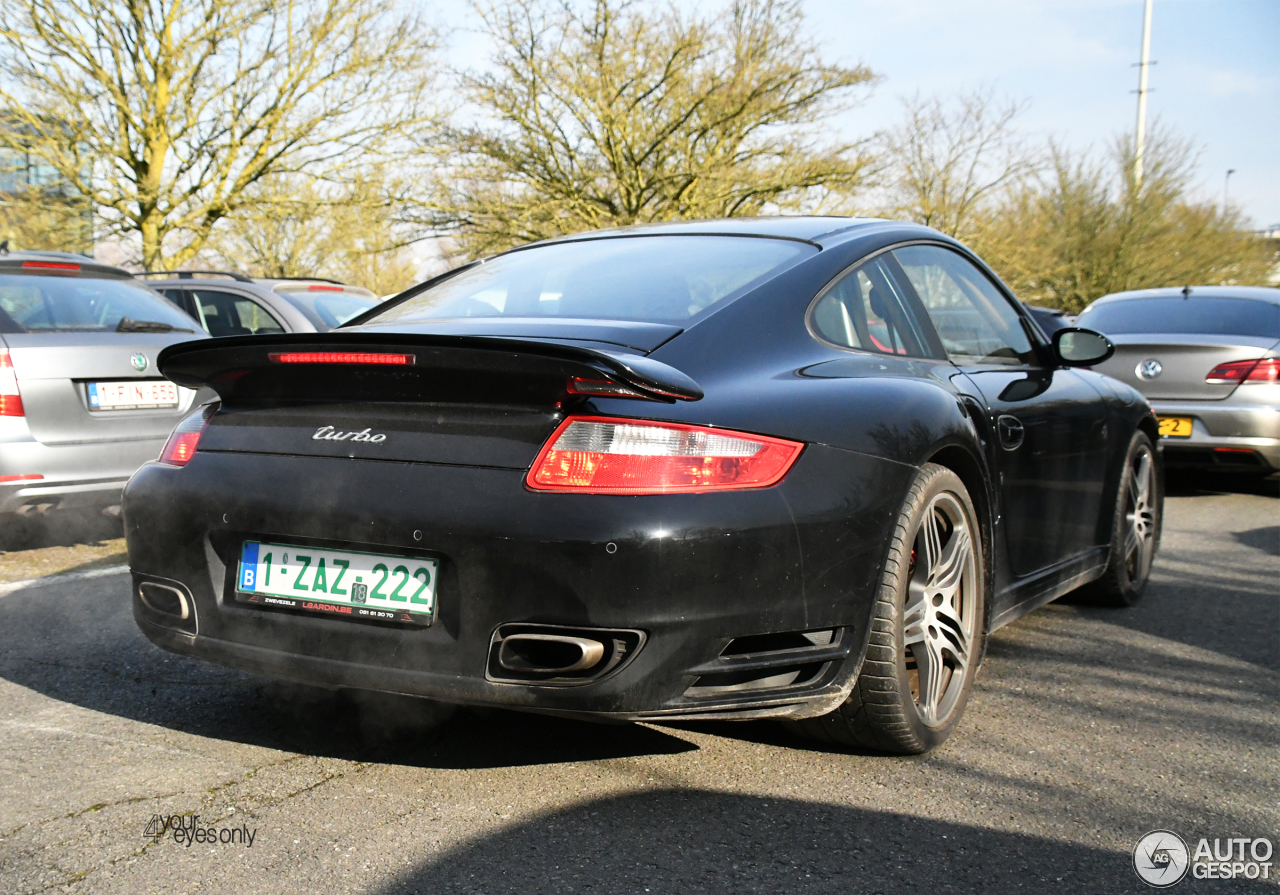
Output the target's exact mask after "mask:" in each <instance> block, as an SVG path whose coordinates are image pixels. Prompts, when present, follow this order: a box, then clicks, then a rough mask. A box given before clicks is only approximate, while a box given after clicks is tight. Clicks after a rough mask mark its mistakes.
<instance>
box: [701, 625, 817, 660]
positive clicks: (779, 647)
mask: <svg viewBox="0 0 1280 895" xmlns="http://www.w3.org/2000/svg"><path fill="white" fill-rule="evenodd" d="M835 637H836V632H835V629H834V628H824V629H822V630H821V631H787V632H786V633H783V634H752V635H750V636H748V637H735V638H734V639H733V640H730V641H729V645H728V646H726V647H725V648H724V649H723V650H722V651H721V652H720V655H722V656H745V655H750V654H752V653H777V652H782V651H783V650H793V649H812V648H813V647H815V646H830V645H831V643H832V641H834V640H835Z"/></svg>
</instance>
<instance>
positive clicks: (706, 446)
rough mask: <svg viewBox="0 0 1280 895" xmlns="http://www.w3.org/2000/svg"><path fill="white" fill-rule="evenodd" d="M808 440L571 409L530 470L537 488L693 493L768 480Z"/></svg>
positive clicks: (529, 481) (530, 480)
mask: <svg viewBox="0 0 1280 895" xmlns="http://www.w3.org/2000/svg"><path fill="white" fill-rule="evenodd" d="M803 448H804V445H803V444H801V443H799V442H795V441H784V440H783V439H781V438H769V437H767V436H764V435H751V434H747V433H745V432H733V431H729V430H726V429H712V428H706V427H702V426H686V425H682V424H679V423H660V422H653V421H650V420H628V419H615V418H612V417H581V416H580V417H570V418H569V419H567V420H565V421H564V422H563V423H561V424H560V426H559V427H558V428H557V429H556V431H555V432H554V433H553V434H552V436H551V438H550V439H548V441H547V444H546V447H544V448H543V449H542V452H541V453H540V454H539V455H538V459H537V460H535V461H534V463H533V467H532V468H531V469H530V470H529V475H528V478H527V479H526V480H525V482H526V484H527V485H528V486H529V488H531V489H532V490H534V491H567V492H574V493H578V494H690V493H701V492H707V491H732V490H739V489H743V488H767V487H769V486H770V485H775V484H777V483H778V482H780V481H781V480H782V477H783V476H784V475H786V474H787V470H789V469H790V468H791V466H792V464H793V463H795V461H796V458H797V457H799V456H800V451H801V450H802V449H803Z"/></svg>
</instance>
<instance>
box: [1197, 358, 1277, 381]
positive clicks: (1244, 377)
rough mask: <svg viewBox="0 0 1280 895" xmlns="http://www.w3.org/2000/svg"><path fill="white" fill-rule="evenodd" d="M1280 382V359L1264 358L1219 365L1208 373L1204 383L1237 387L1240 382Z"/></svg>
mask: <svg viewBox="0 0 1280 895" xmlns="http://www.w3.org/2000/svg"><path fill="white" fill-rule="evenodd" d="M1277 380H1280V358H1277V357H1264V358H1261V359H1260V360H1237V361H1232V362H1231V363H1229V364H1219V365H1218V366H1216V367H1214V368H1213V369H1212V370H1210V371H1209V375H1208V376H1206V377H1205V378H1204V381H1205V382H1212V383H1215V384H1218V385H1232V384H1234V385H1239V384H1240V383H1242V382H1276V381H1277Z"/></svg>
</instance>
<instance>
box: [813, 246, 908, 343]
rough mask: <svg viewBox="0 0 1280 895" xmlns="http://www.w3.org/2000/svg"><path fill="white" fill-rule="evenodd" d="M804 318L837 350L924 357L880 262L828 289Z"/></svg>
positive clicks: (853, 272)
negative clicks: (836, 347)
mask: <svg viewBox="0 0 1280 895" xmlns="http://www.w3.org/2000/svg"><path fill="white" fill-rule="evenodd" d="M809 319H810V321H811V323H812V325H813V329H814V332H816V333H817V334H818V336H819V337H821V338H822V339H823V340H825V341H827V342H831V343H833V344H835V345H839V346H840V347H841V348H856V349H858V350H860V351H875V352H879V353H880V354H902V355H909V356H912V357H923V356H925V355H926V354H927V352H926V351H925V349H924V339H923V338H921V335H920V332H919V328H918V326H917V325H916V324H915V321H913V320H912V319H911V317H910V315H909V314H908V313H907V311H906V302H904V301H903V296H902V295H901V294H900V292H899V289H898V286H897V283H896V282H895V280H894V278H893V276H892V274H891V273H890V272H889V270H888V268H887V267H886V266H885V264H884V262H883V261H881V260H880V259H874V258H873V259H872V260H871V261H868V262H867V263H866V264H863V265H861V266H860V267H857V268H855V269H854V270H851V271H849V273H847V274H845V275H844V276H843V277H842V278H841V279H840V280H838V281H837V282H836V283H835V285H833V286H831V287H829V288H828V289H827V291H826V292H825V293H823V295H822V296H821V297H820V298H819V299H818V301H817V302H816V303H815V304H814V305H813V310H812V311H811V312H810V318H809Z"/></svg>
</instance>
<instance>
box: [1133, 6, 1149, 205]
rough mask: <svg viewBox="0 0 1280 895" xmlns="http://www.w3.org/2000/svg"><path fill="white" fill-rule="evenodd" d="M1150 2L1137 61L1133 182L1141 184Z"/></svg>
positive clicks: (1145, 131) (1145, 117) (1145, 116)
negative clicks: (1140, 55)
mask: <svg viewBox="0 0 1280 895" xmlns="http://www.w3.org/2000/svg"><path fill="white" fill-rule="evenodd" d="M1151 4H1152V0H1147V4H1146V10H1145V12H1144V13H1143V16H1142V61H1141V62H1139V63H1138V133H1137V135H1136V137H1135V139H1134V152H1133V182H1134V183H1135V184H1136V185H1137V186H1139V187H1141V186H1142V150H1143V148H1144V146H1143V144H1144V143H1145V142H1146V139H1147V70H1148V69H1149V68H1150V67H1151Z"/></svg>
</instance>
